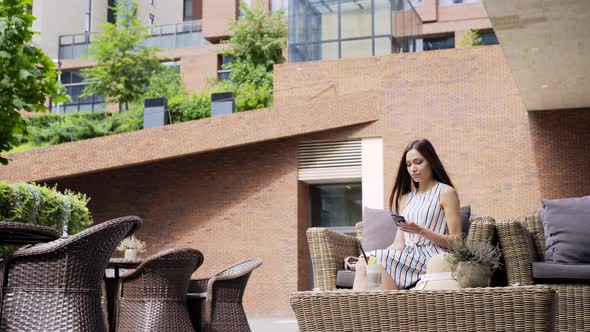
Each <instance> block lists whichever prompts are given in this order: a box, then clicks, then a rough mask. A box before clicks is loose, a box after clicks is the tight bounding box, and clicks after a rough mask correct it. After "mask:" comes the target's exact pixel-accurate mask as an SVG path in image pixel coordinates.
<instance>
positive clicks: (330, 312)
mask: <svg viewBox="0 0 590 332" xmlns="http://www.w3.org/2000/svg"><path fill="white" fill-rule="evenodd" d="M290 302H291V306H292V308H293V310H294V311H295V316H296V318H297V322H298V324H299V330H300V331H301V332H308V331H309V332H311V331H314V332H315V331H325V332H329V331H334V332H336V331H338V332H346V331H363V332H385V331H396V332H398V331H399V332H406V331H419V332H446V331H448V332H451V331H453V332H456V331H477V332H479V331H530V332H541V331H554V330H555V329H554V327H555V326H554V325H555V310H556V308H555V304H556V301H555V291H554V290H553V289H552V288H551V287H546V286H527V287H495V288H491V287H490V288H466V289H459V290H428V291H426V290H393V291H363V292H355V291H350V290H334V291H305V292H295V293H293V294H292V295H291V297H290ZM580 331H581V330H580Z"/></svg>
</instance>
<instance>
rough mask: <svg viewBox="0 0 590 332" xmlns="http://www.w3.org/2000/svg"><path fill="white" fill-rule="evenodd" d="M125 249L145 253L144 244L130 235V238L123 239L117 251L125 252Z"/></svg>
mask: <svg viewBox="0 0 590 332" xmlns="http://www.w3.org/2000/svg"><path fill="white" fill-rule="evenodd" d="M127 249H134V250H137V251H138V252H143V251H145V242H144V241H141V240H140V239H138V238H136V237H135V235H131V236H130V237H127V238H124V239H123V241H121V243H120V244H119V246H118V247H117V250H119V251H125V250H127Z"/></svg>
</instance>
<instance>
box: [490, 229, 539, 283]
mask: <svg viewBox="0 0 590 332" xmlns="http://www.w3.org/2000/svg"><path fill="white" fill-rule="evenodd" d="M496 229H497V230H498V236H499V237H500V248H501V250H502V254H503V255H504V261H505V265H506V274H507V276H508V284H509V285H512V284H516V283H518V284H520V285H529V284H532V283H533V272H532V271H533V267H532V263H531V262H532V256H531V253H530V251H529V241H528V239H527V234H526V230H525V228H524V227H523V225H522V224H521V222H520V221H518V220H502V221H500V222H498V223H496Z"/></svg>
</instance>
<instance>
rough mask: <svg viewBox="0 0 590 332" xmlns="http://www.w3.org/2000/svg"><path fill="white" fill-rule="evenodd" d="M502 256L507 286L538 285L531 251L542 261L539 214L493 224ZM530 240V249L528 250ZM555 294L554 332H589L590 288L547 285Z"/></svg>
mask: <svg viewBox="0 0 590 332" xmlns="http://www.w3.org/2000/svg"><path fill="white" fill-rule="evenodd" d="M496 228H497V232H498V235H499V238H500V246H501V249H502V253H503V255H504V260H505V267H506V274H507V278H508V284H520V285H532V284H539V281H538V280H535V279H534V278H533V272H532V262H533V258H532V257H533V256H534V255H533V254H532V253H531V251H534V253H535V255H536V258H537V260H540V261H543V260H544V257H545V236H544V230H543V225H542V223H541V221H540V218H539V215H538V214H532V215H529V216H526V217H521V218H517V219H512V220H503V221H498V222H497V223H496ZM528 239H532V244H533V246H532V247H531V246H530V241H529V240H528ZM547 285H548V286H550V287H552V288H553V289H555V290H556V291H557V295H558V296H557V301H558V303H557V307H558V312H557V321H556V329H557V331H590V284H589V283H583V282H580V283H576V282H569V283H554V284H547Z"/></svg>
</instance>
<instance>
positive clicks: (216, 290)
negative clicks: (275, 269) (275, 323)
mask: <svg viewBox="0 0 590 332" xmlns="http://www.w3.org/2000/svg"><path fill="white" fill-rule="evenodd" d="M261 264H262V260H261V259H259V258H255V259H249V260H245V261H242V262H239V263H237V264H235V265H232V266H230V267H228V268H226V269H224V270H223V271H221V272H219V273H217V274H216V275H214V276H212V277H209V278H204V279H193V280H191V282H190V285H189V294H188V307H189V312H190V315H191V319H192V321H193V325H194V326H195V330H197V331H208V332H242V331H244V332H246V331H250V326H249V325H248V320H247V319H246V313H245V312H244V307H243V306H242V297H243V296H244V291H245V289H246V284H247V283H248V279H249V278H250V274H251V273H252V271H254V269H256V268H257V267H259V266H260V265H261Z"/></svg>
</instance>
